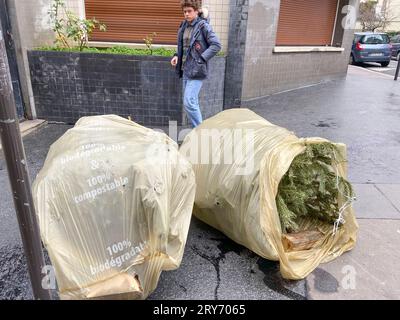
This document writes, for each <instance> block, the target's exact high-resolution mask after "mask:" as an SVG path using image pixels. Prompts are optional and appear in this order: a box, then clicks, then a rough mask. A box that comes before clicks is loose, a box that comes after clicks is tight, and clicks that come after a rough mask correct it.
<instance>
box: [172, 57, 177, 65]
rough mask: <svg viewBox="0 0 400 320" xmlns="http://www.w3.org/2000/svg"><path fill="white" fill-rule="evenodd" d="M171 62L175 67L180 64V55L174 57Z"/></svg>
mask: <svg viewBox="0 0 400 320" xmlns="http://www.w3.org/2000/svg"><path fill="white" fill-rule="evenodd" d="M171 64H172V66H174V67H175V66H176V65H177V64H178V57H173V58H172V60H171Z"/></svg>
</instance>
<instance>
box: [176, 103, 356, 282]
mask: <svg viewBox="0 0 400 320" xmlns="http://www.w3.org/2000/svg"><path fill="white" fill-rule="evenodd" d="M326 141H327V140H325V139H321V138H307V139H299V138H298V137H296V136H295V135H294V134H293V133H292V132H289V131H288V130H286V129H284V128H281V127H278V126H276V125H273V124H271V123H269V122H268V121H266V120H265V119H263V118H262V117H260V116H258V115H257V114H255V113H254V112H252V111H250V110H248V109H230V110H226V111H223V112H221V113H219V114H217V115H216V116H214V117H212V118H210V119H207V120H206V121H204V122H203V123H202V124H201V125H200V126H198V127H197V128H196V129H195V130H193V131H192V132H191V133H190V134H188V135H187V136H186V138H185V140H184V142H183V144H182V146H181V148H180V152H181V153H182V154H183V155H185V157H187V158H188V160H189V161H191V163H192V165H193V169H194V172H195V176H196V184H197V190H196V198H195V208H194V214H195V216H196V217H198V218H199V219H200V220H202V221H204V222H205V223H207V224H209V225H211V226H213V227H214V228H216V229H218V230H220V231H222V232H223V233H224V234H226V235H227V236H228V237H230V238H231V239H233V240H234V241H236V242H237V243H239V244H241V245H243V246H245V247H247V248H249V249H250V250H252V251H254V252H255V253H257V254H258V255H260V256H262V257H264V258H266V259H269V260H275V261H280V270H281V274H282V276H283V277H284V278H288V279H301V278H304V277H306V276H307V275H308V274H309V273H310V272H311V271H312V270H314V269H315V268H316V267H317V266H318V264H319V263H321V262H327V261H330V260H332V259H334V258H336V257H338V256H339V255H341V254H342V253H343V252H345V251H347V250H350V249H352V248H353V246H354V244H355V241H356V232H357V228H358V227H357V223H356V220H355V216H354V212H353V209H352V207H351V206H348V207H347V209H346V210H345V211H344V213H343V218H344V220H345V223H344V224H343V225H342V226H341V227H340V228H339V230H338V231H337V232H335V234H334V235H333V233H334V231H333V228H332V226H327V225H324V224H323V223H320V224H318V223H314V224H313V225H310V223H309V221H304V223H303V225H301V229H302V230H309V229H311V228H317V229H319V231H320V232H322V233H323V234H324V236H323V239H322V240H321V241H319V242H317V243H316V244H315V246H314V247H313V248H312V249H309V250H302V251H292V252H288V251H285V248H284V245H283V241H282V235H283V234H282V231H281V230H282V229H281V224H280V219H279V213H278V211H277V206H276V202H275V197H276V195H277V192H278V186H279V182H280V180H281V179H282V177H283V176H284V175H285V173H286V172H287V170H288V169H289V167H290V165H291V163H292V161H293V159H294V158H295V157H296V156H297V155H299V154H300V153H302V152H303V151H304V150H305V145H306V143H308V144H312V143H322V142H326ZM337 146H338V147H339V149H340V150H341V153H342V155H343V156H344V157H345V156H346V155H345V151H346V148H345V145H343V144H337ZM230 153H231V154H230ZM337 170H338V173H339V175H340V176H342V177H344V178H345V177H346V163H343V162H342V163H341V164H340V165H339V166H338V168H337ZM343 202H344V199H340V201H339V206H341V205H342V204H343Z"/></svg>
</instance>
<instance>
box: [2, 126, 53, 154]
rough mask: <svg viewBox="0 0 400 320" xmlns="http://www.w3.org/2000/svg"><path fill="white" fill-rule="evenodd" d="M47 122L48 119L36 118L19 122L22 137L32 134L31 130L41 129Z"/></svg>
mask: <svg viewBox="0 0 400 320" xmlns="http://www.w3.org/2000/svg"><path fill="white" fill-rule="evenodd" d="M46 123H47V121H46V120H41V119H35V120H25V121H23V122H20V123H19V130H20V131H21V137H22V138H23V137H25V136H26V135H28V134H30V133H31V132H33V131H35V130H36V129H39V128H40V127H41V126H43V125H45V124H46ZM0 150H2V146H1V143H0Z"/></svg>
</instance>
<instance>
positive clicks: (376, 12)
mask: <svg viewBox="0 0 400 320" xmlns="http://www.w3.org/2000/svg"><path fill="white" fill-rule="evenodd" d="M378 4H379V3H378V1H376V0H367V1H363V2H361V3H360V9H359V10H360V13H359V21H360V23H361V26H362V31H372V32H374V31H375V30H376V29H381V30H385V28H386V27H387V26H388V24H390V23H391V22H392V21H394V20H395V18H396V17H395V16H394V14H393V11H392V10H391V1H390V0H383V2H382V5H381V6H379V5H378Z"/></svg>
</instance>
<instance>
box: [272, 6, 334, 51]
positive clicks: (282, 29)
mask: <svg viewBox="0 0 400 320" xmlns="http://www.w3.org/2000/svg"><path fill="white" fill-rule="evenodd" d="M337 3H338V0H281V5H280V12H279V21H278V32H277V38H276V45H278V46H293V45H303V46H325V45H328V46H330V45H331V42H332V33H333V30H334V25H335V19H336V11H337Z"/></svg>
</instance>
